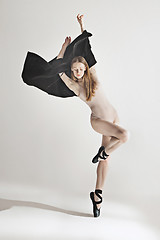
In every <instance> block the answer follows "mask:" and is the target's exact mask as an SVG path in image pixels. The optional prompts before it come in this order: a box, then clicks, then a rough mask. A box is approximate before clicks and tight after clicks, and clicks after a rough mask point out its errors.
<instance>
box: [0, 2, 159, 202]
mask: <svg viewBox="0 0 160 240" xmlns="http://www.w3.org/2000/svg"><path fill="white" fill-rule="evenodd" d="M78 13H80V14H84V21H85V28H86V30H87V31H88V32H91V33H92V34H93V36H92V37H91V38H90V42H91V46H92V51H93V53H94V55H95V57H96V60H97V64H96V69H97V74H98V76H99V80H100V82H101V84H103V86H104V90H105V93H106V96H107V97H108V99H109V101H110V102H111V104H112V105H113V106H114V107H115V108H116V110H117V112H118V114H119V117H120V125H121V126H122V127H124V128H126V129H128V130H129V131H130V134H131V135H130V139H129V141H128V142H127V143H125V144H124V145H122V146H121V147H120V148H118V149H117V150H115V151H114V152H113V153H112V156H111V158H110V165H109V170H108V175H107V178H106V183H105V187H104V189H105V192H104V196H105V197H106V199H107V198H115V199H117V200H118V199H121V198H124V199H126V198H127V197H129V198H132V197H141V196H144V197H145V198H147V197H148V196H150V197H151V198H152V199H157V200H158V199H159V197H160V190H159V181H160V175H159V168H160V161H159V159H160V158H159V153H160V151H159V132H160V127H159V124H160V106H159V103H160V94H159V89H160V88H159V87H160V84H159V80H160V70H159V56H160V46H159V43H160V32H159V29H160V2H159V1H156V0H152V1H151V0H144V1H143V0H135V1H127V0H121V1H118V0H113V1H108V0H107V1H104V0H100V1H84V0H81V1H80V2H79V3H76V2H75V1H72V0H68V1H61V0H56V1H51V0H35V1H31V0H23V1H21V0H14V1H9V0H5V1H3V0H1V1H0V25H1V26H0V28H1V31H0V35H1V49H0V50H1V68H0V69H1V70H0V71H1V93H0V96H1V101H0V106H1V124H0V128H1V129H0V131H1V134H0V135H1V137H0V139H1V143H0V144H1V156H0V166H1V167H0V182H1V197H4V198H5V197H8V198H11V199H12V198H16V199H20V198H22V197H21V196H22V195H23V196H25V199H26V198H27V197H28V199H32V200H33V199H34V195H36V196H37V194H38V193H37V191H40V192H41V193H42V195H43V193H44V192H45V191H50V192H53V193H54V194H55V193H56V192H57V193H58V194H59V196H61V195H63V194H64V195H65V194H68V196H69V195H70V194H72V195H73V196H74V195H75V196H87V197H88V195H89V192H90V191H92V190H94V187H95V181H96V167H97V165H94V164H92V162H91V160H92V158H93V157H94V156H95V154H96V153H97V150H98V148H99V146H100V145H101V135H100V134H98V133H96V132H95V131H94V130H93V129H92V127H91V125H90V121H89V119H90V109H89V108H88V106H87V105H85V104H84V103H83V102H82V101H81V100H80V99H79V98H77V97H71V98H66V99H63V98H59V97H55V96H51V95H48V94H47V93H45V92H42V91H40V90H39V89H37V88H35V87H30V86H27V85H26V84H25V83H23V81H22V78H21V72H22V68H23V64H24V60H25V57H26V54H27V51H31V52H35V53H37V54H39V55H40V56H42V57H43V58H44V59H46V60H47V61H49V60H51V59H52V58H54V57H55V56H56V55H57V54H58V53H59V51H60V49H61V46H62V44H63V42H64V39H65V37H66V36H71V39H72V40H73V39H75V38H76V37H77V36H78V35H79V34H80V33H81V31H80V27H79V24H78V22H77V20H76V16H77V14H78ZM38 189H39V190H38ZM32 190H34V191H32ZM21 194H22V195H21ZM43 197H44V195H43ZM55 197H56V194H55ZM44 198H45V197H44ZM62 201H63V199H62Z"/></svg>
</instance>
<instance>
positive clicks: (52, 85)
mask: <svg viewBox="0 0 160 240" xmlns="http://www.w3.org/2000/svg"><path fill="white" fill-rule="evenodd" d="M91 36H92V34H91V33H89V32H87V31H86V30H84V31H83V33H82V34H80V35H79V36H78V37H76V38H75V39H74V40H73V41H72V42H71V43H70V44H69V45H68V46H67V48H66V51H65V53H64V56H63V58H58V59H57V56H56V57H55V58H54V59H52V60H51V61H49V62H47V61H46V60H45V59H43V58H42V57H41V56H39V55H38V54H36V53H33V52H29V51H28V52H27V56H26V59H25V62H24V66H23V70H22V75H21V77H22V79H23V81H24V82H25V83H26V84H27V85H30V86H35V87H37V88H39V89H41V90H42V91H45V92H46V93H48V94H51V95H54V96H57V97H63V98H65V97H73V96H77V95H76V94H75V93H74V92H73V91H72V90H70V89H69V88H68V87H67V85H66V84H65V83H64V82H63V80H62V79H61V78H60V76H59V75H58V73H61V72H65V73H66V75H67V76H68V77H70V78H71V61H72V59H73V58H74V57H75V56H82V57H84V58H85V60H86V61H87V63H88V66H89V68H90V67H92V66H93V65H95V64H96V63H97V61H96V59H95V57H94V55H93V53H92V51H91V45H90V42H89V37H91Z"/></svg>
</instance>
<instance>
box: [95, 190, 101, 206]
mask: <svg viewBox="0 0 160 240" xmlns="http://www.w3.org/2000/svg"><path fill="white" fill-rule="evenodd" d="M99 195H100V196H102V194H101V193H99ZM94 200H95V201H99V200H100V198H99V197H98V196H97V195H96V194H95V192H94ZM96 206H97V208H98V209H100V207H101V203H97V204H96Z"/></svg>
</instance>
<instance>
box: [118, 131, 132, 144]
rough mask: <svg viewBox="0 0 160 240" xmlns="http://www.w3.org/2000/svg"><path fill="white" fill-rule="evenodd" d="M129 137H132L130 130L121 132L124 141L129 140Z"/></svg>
mask: <svg viewBox="0 0 160 240" xmlns="http://www.w3.org/2000/svg"><path fill="white" fill-rule="evenodd" d="M129 138H130V132H129V131H128V130H123V131H122V132H121V139H120V140H121V141H122V142H123V143H125V142H127V141H128V140H129Z"/></svg>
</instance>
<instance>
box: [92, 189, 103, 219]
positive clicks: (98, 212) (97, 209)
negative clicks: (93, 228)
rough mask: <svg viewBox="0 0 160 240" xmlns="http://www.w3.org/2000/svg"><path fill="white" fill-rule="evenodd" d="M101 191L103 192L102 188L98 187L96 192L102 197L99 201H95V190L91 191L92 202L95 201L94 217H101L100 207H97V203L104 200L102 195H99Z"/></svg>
mask: <svg viewBox="0 0 160 240" xmlns="http://www.w3.org/2000/svg"><path fill="white" fill-rule="evenodd" d="M99 193H101V194H102V190H101V189H96V190H95V194H96V195H97V196H98V197H99V198H100V200H99V201H95V200H94V192H90V198H91V200H92V203H93V214H94V217H99V216H100V209H101V207H100V208H97V205H96V204H99V203H101V202H102V196H100V195H99Z"/></svg>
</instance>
